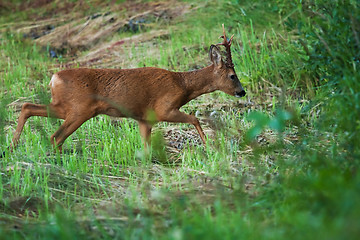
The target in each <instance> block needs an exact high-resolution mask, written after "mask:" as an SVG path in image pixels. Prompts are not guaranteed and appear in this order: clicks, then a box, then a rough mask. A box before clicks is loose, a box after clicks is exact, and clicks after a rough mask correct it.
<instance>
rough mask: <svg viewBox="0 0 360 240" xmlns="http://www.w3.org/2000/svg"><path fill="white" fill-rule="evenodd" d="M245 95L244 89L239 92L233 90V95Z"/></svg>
mask: <svg viewBox="0 0 360 240" xmlns="http://www.w3.org/2000/svg"><path fill="white" fill-rule="evenodd" d="M245 95H246V92H245V90H241V91H240V92H235V97H239V98H240V97H244V96H245Z"/></svg>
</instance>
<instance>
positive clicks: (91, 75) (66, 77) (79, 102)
mask: <svg viewBox="0 0 360 240" xmlns="http://www.w3.org/2000/svg"><path fill="white" fill-rule="evenodd" d="M233 37H234V35H233V36H232V37H231V38H230V40H229V39H228V38H227V37H226V35H225V29H224V25H223V36H221V38H223V42H222V43H220V44H217V45H223V46H225V49H226V53H227V56H226V59H225V61H223V59H222V57H221V53H220V50H219V48H218V47H217V46H216V45H211V46H210V60H211V62H212V64H211V65H210V66H208V67H205V68H203V69H199V70H195V71H189V72H171V71H168V70H165V69H160V68H154V67H144V68H135V69H120V70H119V69H88V68H77V69H68V70H62V71H60V72H58V73H55V74H54V75H53V76H52V78H51V81H50V84H49V85H50V88H51V95H52V102H51V103H50V104H49V105H38V104H33V103H24V104H23V106H22V109H21V114H20V117H19V120H18V124H17V128H16V131H15V134H14V137H13V139H12V146H10V151H12V150H13V148H14V147H15V146H16V145H17V143H18V141H19V138H20V134H21V132H22V130H23V127H24V124H25V122H26V120H27V119H28V118H29V117H32V116H42V117H53V118H60V119H64V120H65V121H64V122H63V124H62V125H61V126H60V128H59V129H58V130H57V131H56V132H55V133H54V134H53V135H52V136H51V137H50V140H51V143H52V144H53V145H54V147H57V148H59V150H60V151H61V146H62V144H63V143H64V141H65V139H66V138H67V137H69V136H70V135H71V134H72V133H73V132H74V131H75V130H76V129H78V128H79V127H80V126H81V125H82V124H83V123H84V122H86V121H87V120H89V119H90V118H93V117H95V116H97V115H99V114H106V115H109V116H113V117H131V118H134V119H135V120H137V121H138V123H139V129H140V134H141V136H142V137H143V139H144V143H145V146H146V144H149V142H150V134H151V128H152V126H153V124H154V123H155V122H157V121H165V122H178V123H190V124H192V125H194V126H195V128H196V130H197V131H198V133H199V134H200V137H201V140H202V142H203V143H204V144H205V135H204V132H203V130H202V128H201V126H200V124H199V120H198V119H197V118H196V117H195V116H192V115H188V114H185V113H182V112H180V111H179V108H180V107H181V106H183V105H184V104H186V103H187V102H189V101H190V100H192V99H194V98H196V97H198V96H200V95H202V94H204V93H210V92H213V91H215V90H221V91H223V92H225V93H227V94H229V95H232V96H235V97H243V96H245V91H244V89H243V88H242V86H241V84H240V81H239V79H238V77H237V76H236V73H235V70H234V64H233V62H232V59H231V51H230V46H231V42H232V39H233ZM149 113H152V115H153V116H154V117H149V115H151V114H149ZM151 118H153V119H151Z"/></svg>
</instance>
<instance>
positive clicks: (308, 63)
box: [0, 0, 360, 239]
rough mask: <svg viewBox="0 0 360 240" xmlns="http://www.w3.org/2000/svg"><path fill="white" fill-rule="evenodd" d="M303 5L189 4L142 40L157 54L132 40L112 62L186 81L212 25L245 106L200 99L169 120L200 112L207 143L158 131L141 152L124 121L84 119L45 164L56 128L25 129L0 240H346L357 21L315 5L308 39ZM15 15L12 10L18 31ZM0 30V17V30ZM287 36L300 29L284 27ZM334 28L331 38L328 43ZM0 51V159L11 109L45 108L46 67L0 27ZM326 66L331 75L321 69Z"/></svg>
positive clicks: (2, 176)
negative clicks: (180, 75) (227, 51)
mask: <svg viewBox="0 0 360 240" xmlns="http://www.w3.org/2000/svg"><path fill="white" fill-rule="evenodd" d="M93 4H95V2H93ZM197 4H198V5H197ZM306 4H307V3H304V4H302V5H301V4H300V3H299V4H298V5H292V4H290V5H287V4H286V1H271V2H269V3H266V4H264V3H263V2H260V1H244V2H241V1H220V0H219V1H201V2H199V3H196V4H193V5H194V6H195V7H196V6H200V8H198V9H197V10H194V11H193V12H190V13H188V15H185V16H182V17H181V18H180V19H175V20H174V21H173V22H169V23H162V22H159V23H158V24H159V25H157V26H154V28H155V29H157V28H158V29H161V28H166V29H168V30H169V31H170V35H169V36H167V37H164V38H159V39H156V40H153V42H152V46H153V47H154V48H155V49H156V50H157V52H158V53H159V57H154V56H151V55H149V54H147V48H148V45H146V44H144V45H143V46H142V45H140V44H139V45H138V46H135V45H134V46H133V47H132V48H130V49H129V50H128V51H129V52H127V54H129V56H130V55H131V56H132V57H133V58H136V59H138V62H137V64H138V66H139V67H140V66H144V65H145V66H157V67H162V68H166V69H169V70H174V71H187V70H192V69H196V68H201V67H204V66H206V65H207V64H209V60H208V52H207V51H208V47H209V46H210V44H212V43H216V41H219V40H218V36H219V35H220V34H221V24H222V23H225V25H226V26H227V27H228V28H229V29H231V30H230V31H228V32H229V34H235V37H234V39H235V40H234V44H233V46H232V51H233V60H234V63H235V70H236V72H237V74H238V76H239V78H240V80H241V82H242V83H243V86H244V87H245V89H246V91H247V97H246V98H245V99H240V100H238V99H235V98H233V97H230V96H227V95H226V94H224V93H219V92H215V93H212V94H208V95H205V96H201V97H199V98H198V99H196V100H194V101H191V102H190V103H189V104H187V105H186V106H184V107H183V108H182V110H183V111H185V112H187V113H191V114H194V115H195V114H196V115H198V116H200V119H201V122H202V125H203V126H204V128H205V130H206V131H207V133H209V134H208V145H207V146H202V145H201V144H196V142H197V141H199V139H197V137H193V135H192V134H195V136H196V134H197V133H196V131H195V130H194V128H193V126H190V125H187V124H168V123H159V124H157V127H156V128H155V129H154V132H155V133H154V134H153V135H154V138H153V148H152V149H150V151H149V153H148V154H146V153H145V151H144V147H143V144H142V141H141V138H140V136H139V130H138V127H137V123H136V121H134V120H131V119H121V120H120V119H112V118H110V117H107V116H98V117H96V118H93V119H91V120H89V121H87V122H86V123H85V124H83V126H81V127H80V128H79V129H78V130H77V131H76V132H75V133H74V134H72V135H71V136H70V137H69V138H68V139H67V140H66V141H65V143H64V146H63V149H64V151H63V153H61V154H60V153H56V152H55V151H54V150H53V148H52V146H51V144H50V141H49V137H50V135H51V134H52V133H53V132H55V131H56V129H57V128H58V127H59V126H60V124H61V120H54V119H47V118H40V117H33V118H31V119H29V120H28V122H27V123H26V125H25V128H24V131H23V133H22V136H21V138H20V144H19V146H18V147H17V148H16V149H15V150H14V151H13V152H12V153H9V152H6V157H5V158H2V159H1V161H0V218H1V219H2V220H1V222H0V236H1V238H10V237H11V239H39V238H40V239H50V238H56V239H89V238H90V239H99V238H103V239H356V238H357V236H358V235H359V229H360V226H359V222H360V221H359V218H360V208H359V206H358V202H359V201H360V194H359V193H360V189H359V186H360V185H359V183H360V177H359V174H358V166H359V162H358V159H359V148H358V145H357V143H358V142H357V141H358V140H357V139H358V138H357V135H358V120H357V118H356V114H357V113H358V102H359V101H357V100H358V95H359V94H358V91H357V90H358V89H359V83H358V82H357V81H356V79H357V77H358V74H357V72H356V71H355V70H356V69H357V68H358V67H359V66H358V61H357V60H356V59H357V58H356V56H358V55H356V54H358V53H357V52H356V51H357V50H358V49H359V46H358V45H357V44H356V39H355V37H353V35H351V34H358V32H357V31H358V28H357V27H356V26H358V25H356V24H355V25H354V26H355V27H353V28H351V26H352V25H351V21H353V22H356V21H359V19H358V17H357V18H356V16H355V15H354V16H353V20H351V18H350V17H347V16H348V15H346V14H345V15H341V16H345V17H341V16H340V17H338V15H337V14H343V12H342V11H340V10H339V11H338V12H332V13H331V14H332V15H331V14H330V13H329V12H321V11H323V10H324V9H325V10H326V9H327V6H330V5H327V3H321V2H319V3H317V4H315V5H314V8H313V11H319V12H321V14H323V15H319V16H325V17H328V20H327V21H333V22H331V23H332V24H329V25H324V26H323V25H321V26H323V28H325V29H326V30H327V32H321V31H320V32H316V33H318V34H324V35H321V36H322V38H318V37H317V35H316V33H315V32H314V31H317V29H316V28H315V29H313V28H312V27H313V26H312V25H311V24H310V25H306V24H308V19H309V18H308V17H309V16H307V15H306V14H307V13H309V12H307V11H305V10H306V8H307V7H308V6H309V5H306ZM321 4H323V5H321ZM339 4H340V3H339ZM351 4H352V3H351ZM300 6H301V7H302V8H300ZM337 7H338V6H337V5H336V6H332V8H334V9H338V8H337ZM343 7H349V5H345V6H343ZM104 9H105V10H106V7H105V8H104ZM344 9H345V10H344V11H345V12H346V8H344ZM353 9H354V10H356V11H357V12H358V11H359V9H360V8H357V7H356V6H355V7H354V6H353ZM27 14H29V13H27V12H26V11H24V12H18V13H16V15H22V16H24V20H28V19H27ZM338 18H339V19H343V20H344V19H345V20H344V21H346V20H347V19H350V20H349V23H348V24H347V25H346V26H350V27H348V28H346V26H343V25H341V24H342V21H340V23H341V24H340V25H337V24H338V23H339V22H337V21H336V19H338ZM12 19H13V17H12V16H11V15H6V14H5V15H3V16H2V17H1V21H0V22H1V23H3V22H5V23H6V22H7V21H8V22H12V21H13V20H12ZM323 19H324V18H319V19H315V20H314V21H318V23H319V25H320V24H321V23H322V22H321V21H323ZM296 23H298V24H296ZM301 24H302V25H301ZM300 25H301V26H302V27H303V29H300V30H303V31H304V32H301V31H300V33H299V32H297V31H296V30H299V29H297V28H298V27H299V26H300ZM327 26H331V28H329V29H327V28H326V27H327ZM336 27H338V29H337V28H336ZM339 29H342V30H341V32H342V33H344V34H343V35H340V36H338V39H340V40H341V41H339V40H338V39H333V38H331V36H333V35H336V33H337V31H339ZM1 30H4V29H1ZM146 31H147V30H146ZM354 32H355V33H354ZM302 33H308V34H307V35H306V34H304V36H303V35H302ZM328 33H329V34H328ZM330 33H332V34H330ZM345 33H349V34H348V35H346V34H345ZM126 34H128V33H126ZM126 34H125V35H126ZM326 34H328V35H326ZM125 35H124V33H119V35H118V36H114V39H117V37H118V38H121V37H122V36H125ZM299 39H303V40H306V41H307V42H306V44H307V45H306V44H305V45H306V46H307V48H308V49H305V48H303V47H302V46H303V45H301V43H300V41H299ZM0 40H1V41H0V69H1V70H0V150H5V149H6V148H7V146H9V145H10V142H11V138H12V134H13V132H14V129H15V127H16V119H17V117H18V115H19V110H20V106H21V103H23V102H36V103H43V104H46V103H49V101H50V94H49V90H48V83H49V80H50V77H51V75H52V74H53V73H54V72H56V71H58V70H60V69H59V66H58V65H57V60H56V59H51V58H49V56H48V53H47V52H46V49H44V48H41V47H40V46H37V45H35V44H34V43H33V42H32V41H31V40H29V39H24V38H23V37H22V36H21V35H19V34H16V33H14V32H11V31H1V34H0ZM324 41H325V42H326V43H327V44H328V47H329V48H330V49H331V50H332V51H333V52H332V53H331V54H330V53H329V52H327V50H326V47H324V46H323V45H321V44H322V43H323V42H324ZM338 42H341V43H344V42H348V44H347V45H350V46H352V47H346V48H344V46H347V45H345V44H342V45H341V44H338ZM354 43H355V44H354ZM339 49H340V50H339ZM341 49H342V50H341ZM307 51H310V52H311V54H310V56H308V52H307ZM340 52H341V54H338V53H340ZM354 53H355V54H354ZM334 56H335V57H336V59H335V60H334V62H335V63H336V64H337V65H336V67H333V65H329V64H328V62H326V61H332V60H333V59H332V57H334ZM354 56H355V57H354ZM351 57H353V58H351ZM349 59H352V60H351V61H350V60H349ZM133 60H134V59H129V61H133ZM61 61H64V62H66V61H70V60H69V59H66V57H65V58H64V59H62V60H61ZM342 63H343V65H341V64H342ZM340 65H341V66H342V67H341V68H338V66H340ZM324 76H325V77H324ZM319 79H320V80H322V81H323V82H321V81H320V85H319ZM329 86H335V87H334V89H331V88H329ZM329 89H330V90H329ZM210 115H211V117H210ZM169 129H171V130H172V131H173V132H175V133H172V134H173V135H171V133H170V132H169ZM166 134H170V137H169V136H167V138H166V140H165V143H164V139H163V138H162V136H163V135H166ZM189 136H190V137H189ZM171 137H183V138H187V137H189V139H188V140H187V141H184V146H183V148H182V149H180V150H176V151H172V150H171V148H169V147H166V146H167V145H168V144H170V142H171V141H172V140H171Z"/></svg>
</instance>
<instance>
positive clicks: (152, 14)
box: [12, 0, 190, 60]
mask: <svg viewBox="0 0 360 240" xmlns="http://www.w3.org/2000/svg"><path fill="white" fill-rule="evenodd" d="M81 2H82V1H79V2H77V3H76V4H77V5H76V6H75V5H74V4H75V3H72V4H70V3H68V4H70V5H64V6H63V4H64V3H60V2H58V1H49V0H39V1H35V2H31V3H26V4H25V7H26V8H31V7H34V8H40V7H42V8H41V9H42V11H44V9H47V10H46V11H45V12H46V14H45V15H46V16H47V15H48V12H51V11H53V10H52V9H51V7H53V6H59V8H58V11H56V13H54V14H53V15H49V17H47V18H45V19H42V20H37V21H36V22H34V21H32V22H23V23H19V24H17V25H16V26H13V27H12V28H13V29H15V30H16V31H17V32H20V33H22V34H23V35H24V37H28V38H31V39H34V41H35V42H36V43H37V44H39V45H41V46H44V47H47V46H49V47H50V49H51V51H53V52H54V53H51V56H53V57H56V56H58V55H70V56H75V55H77V54H79V53H80V52H81V51H84V50H91V49H93V48H95V47H96V49H98V47H99V45H100V48H105V49H108V48H109V47H110V48H113V47H116V46H119V45H121V44H122V40H121V39H120V40H114V41H113V42H111V38H116V36H117V35H119V34H120V33H123V32H130V33H131V34H134V33H135V34H136V33H138V32H139V31H141V32H145V31H148V30H151V29H153V28H158V27H159V25H161V23H164V22H169V21H171V20H172V19H174V18H176V17H178V16H180V15H183V14H185V13H187V12H188V11H189V10H190V6H189V5H188V4H185V3H179V2H176V1H169V2H148V3H139V2H130V3H129V2H126V3H122V4H117V5H114V6H112V7H111V11H104V10H103V11H104V12H97V13H93V14H85V13H84V10H82V12H76V11H71V12H67V11H66V10H62V8H61V7H60V6H63V8H64V9H72V10H73V9H77V8H78V7H79V6H78V5H81ZM96 3H97V2H96V1H95V3H94V4H96ZM99 4H100V3H99ZM102 9H104V8H102ZM105 9H106V8H105ZM60 13H62V14H60ZM43 15H44V14H43ZM56 16H57V17H56ZM34 19H37V17H34ZM159 32H161V31H159ZM150 35H151V34H150ZM154 35H155V36H157V35H158V33H155V34H154ZM148 39H149V38H148ZM109 41H110V43H109ZM124 41H125V42H126V39H125V40H124ZM104 43H105V44H104ZM103 45H105V46H103ZM94 51H96V50H95V49H94V50H91V52H94ZM88 60H89V59H88ZM90 60H91V59H90Z"/></svg>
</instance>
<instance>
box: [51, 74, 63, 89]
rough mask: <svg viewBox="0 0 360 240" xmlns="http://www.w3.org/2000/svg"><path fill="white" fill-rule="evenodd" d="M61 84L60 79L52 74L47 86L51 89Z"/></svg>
mask: <svg viewBox="0 0 360 240" xmlns="http://www.w3.org/2000/svg"><path fill="white" fill-rule="evenodd" d="M61 82H62V81H61V78H60V77H59V76H58V75H57V74H54V75H53V76H52V78H51V80H50V83H49V85H50V87H51V88H54V87H55V86H57V85H59V84H61Z"/></svg>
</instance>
